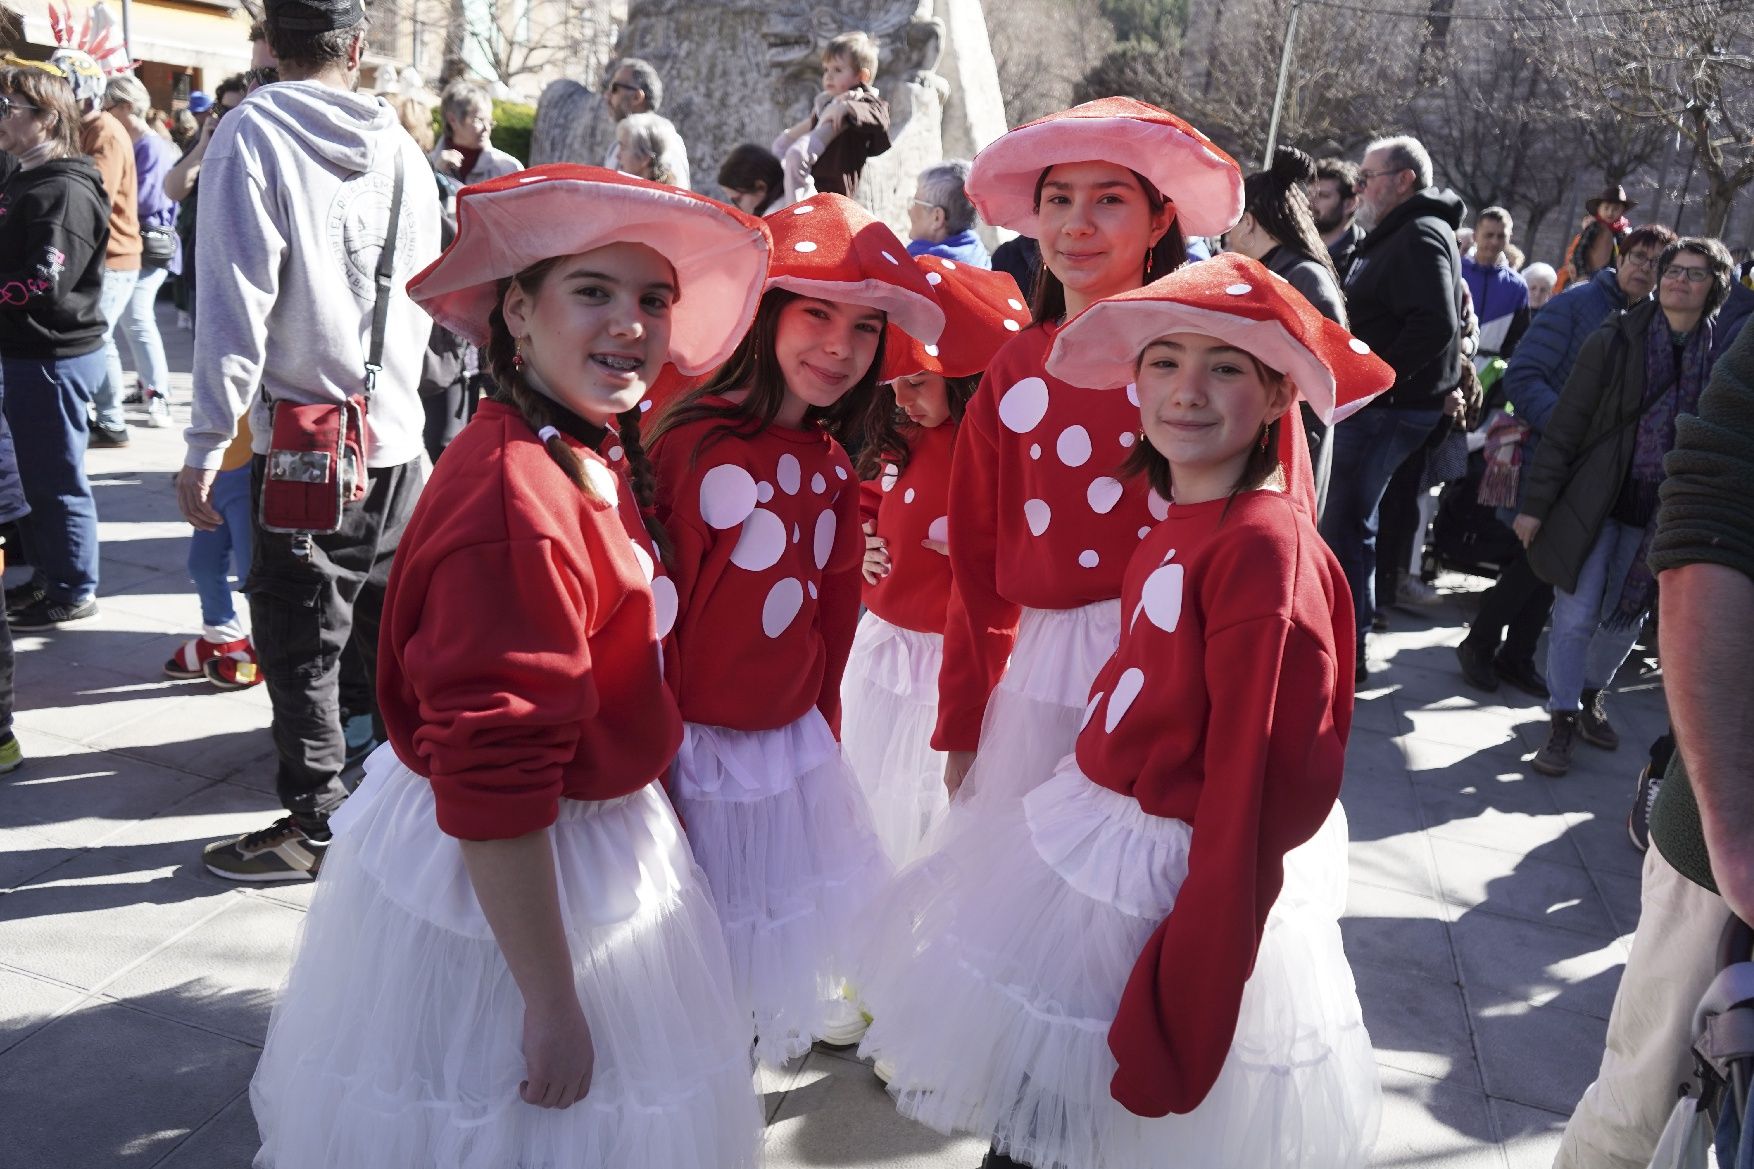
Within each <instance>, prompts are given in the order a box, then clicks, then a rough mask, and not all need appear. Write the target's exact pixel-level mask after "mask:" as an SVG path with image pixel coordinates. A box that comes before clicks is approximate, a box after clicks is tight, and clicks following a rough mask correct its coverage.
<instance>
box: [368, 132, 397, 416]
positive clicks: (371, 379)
mask: <svg viewBox="0 0 1754 1169" xmlns="http://www.w3.org/2000/svg"><path fill="white" fill-rule="evenodd" d="M402 155H403V152H402V147H401V144H400V143H397V146H396V180H395V185H394V186H393V187H392V188H391V189H390V222H389V226H388V228H387V229H386V231H385V234H384V246H383V248H382V249H381V250H380V251H379V252H378V268H377V275H376V282H377V287H378V291H377V297H376V299H375V300H374V301H373V302H372V339H371V353H370V355H369V356H367V357H366V359H365V400H366V401H367V402H370V401H371V399H372V394H373V393H374V392H375V391H376V390H377V388H378V374H380V373H382V372H383V371H384V332H385V329H386V328H387V327H388V325H389V322H390V286H391V284H392V283H393V282H394V280H395V276H396V239H397V237H398V236H400V235H401V234H402V186H403V182H402V180H403V173H402V172H403V167H404V165H405V163H404V159H403V157H402Z"/></svg>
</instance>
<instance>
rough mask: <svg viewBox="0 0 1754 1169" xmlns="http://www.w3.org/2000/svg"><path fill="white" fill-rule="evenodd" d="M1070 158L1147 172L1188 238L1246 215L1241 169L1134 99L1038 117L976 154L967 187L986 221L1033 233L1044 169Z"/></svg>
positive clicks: (1217, 230) (1223, 228) (1185, 127)
mask: <svg viewBox="0 0 1754 1169" xmlns="http://www.w3.org/2000/svg"><path fill="white" fill-rule="evenodd" d="M1069 162H1112V163H1114V164H1115V165H1116V166H1124V167H1126V168H1127V169H1128V170H1131V171H1134V172H1136V173H1138V174H1141V175H1143V176H1144V177H1145V178H1146V180H1147V181H1149V182H1150V183H1151V184H1152V185H1153V186H1155V187H1156V188H1157V190H1158V192H1159V193H1160V194H1162V196H1163V197H1164V198H1165V199H1168V200H1169V201H1170V202H1171V203H1173V204H1175V216H1176V221H1177V222H1179V223H1180V224H1181V227H1182V234H1183V235H1222V234H1223V233H1224V232H1227V231H1229V230H1230V229H1231V228H1232V227H1234V226H1235V225H1236V221H1237V220H1238V219H1241V218H1242V169H1241V168H1240V167H1238V166H1237V165H1236V160H1235V159H1233V158H1231V157H1230V155H1228V154H1226V153H1224V151H1222V150H1220V149H1219V148H1218V147H1217V146H1216V145H1215V144H1214V143H1213V142H1212V140H1211V139H1210V138H1208V137H1206V136H1205V135H1204V134H1202V133H1200V132H1199V131H1198V130H1196V129H1194V128H1193V127H1192V126H1190V125H1189V124H1188V123H1186V122H1184V121H1182V120H1181V119H1180V118H1178V117H1176V116H1175V115H1174V114H1172V113H1170V112H1169V111H1168V110H1160V109H1158V108H1157V107H1156V106H1154V105H1150V104H1148V103H1146V102H1142V101H1138V100H1136V99H1134V98H1130V97H1105V98H1102V99H1101V100H1099V101H1088V102H1085V103H1084V104H1083V105H1080V106H1073V107H1072V108H1071V109H1069V110H1062V111H1060V112H1059V113H1057V114H1049V115H1048V116H1047V117H1045V118H1037V119H1036V120H1035V121H1033V122H1028V123H1026V124H1024V125H1022V126H1019V127H1017V128H1016V129H1015V130H1012V131H1010V132H1009V133H1006V134H1004V135H1001V136H1000V137H998V138H995V139H994V140H993V141H992V142H991V143H989V144H988V146H987V148H986V149H985V150H982V151H981V152H980V153H979V154H977V155H975V159H974V165H973V167H972V168H971V169H970V170H969V174H968V182H967V183H966V184H965V185H964V186H965V189H966V190H967V192H968V197H969V198H970V199H971V200H973V201H974V205H975V206H976V207H977V208H979V210H980V213H981V217H982V218H983V219H985V220H986V221H987V222H988V223H991V224H995V225H997V226H999V227H1008V228H1011V229H1012V230H1013V231H1020V232H1022V233H1023V234H1024V235H1027V236H1031V237H1035V236H1036V235H1037V233H1038V231H1039V230H1040V229H1039V227H1038V225H1037V223H1036V212H1035V189H1036V184H1037V183H1039V182H1040V181H1041V175H1042V172H1043V171H1045V170H1046V169H1048V168H1049V167H1051V166H1057V165H1059V164H1061V163H1069Z"/></svg>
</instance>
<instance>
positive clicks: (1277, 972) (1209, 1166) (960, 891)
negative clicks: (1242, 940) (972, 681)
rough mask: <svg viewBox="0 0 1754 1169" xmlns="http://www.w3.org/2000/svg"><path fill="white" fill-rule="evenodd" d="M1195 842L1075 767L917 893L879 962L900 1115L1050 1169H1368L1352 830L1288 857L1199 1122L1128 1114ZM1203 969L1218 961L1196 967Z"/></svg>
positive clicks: (973, 841)
mask: <svg viewBox="0 0 1754 1169" xmlns="http://www.w3.org/2000/svg"><path fill="white" fill-rule="evenodd" d="M1193 832H1194V830H1193V829H1190V828H1189V827H1188V826H1187V825H1186V824H1185V823H1183V822H1182V821H1179V820H1168V819H1163V818H1160V817H1155V816H1149V815H1147V814H1146V813H1145V812H1144V811H1143V809H1141V808H1140V807H1139V805H1138V804H1137V803H1136V802H1134V801H1133V800H1131V799H1128V798H1127V797H1125V796H1122V795H1119V794H1117V793H1115V792H1111V791H1108V790H1106V789H1104V788H1101V787H1098V786H1097V785H1095V784H1094V783H1091V782H1090V781H1089V780H1088V779H1087V778H1085V777H1084V776H1083V774H1081V773H1080V772H1079V771H1078V770H1077V767H1076V764H1075V763H1074V761H1073V760H1071V759H1067V760H1066V761H1065V766H1064V767H1063V768H1062V769H1060V770H1059V771H1058V772H1057V774H1056V775H1055V776H1054V777H1053V778H1052V779H1051V780H1049V781H1048V782H1047V783H1046V784H1044V785H1042V786H1040V787H1038V788H1037V789H1036V790H1034V791H1033V792H1031V793H1029V795H1028V796H1026V797H1025V798H1024V799H1023V800H1021V801H1018V802H1017V803H1016V804H1015V805H1014V806H1013V807H1012V808H1011V809H1010V810H1009V811H1007V812H1004V813H1002V814H1000V815H998V816H997V817H995V818H993V819H990V820H985V821H982V822H980V823H978V824H975V825H972V830H971V831H966V832H964V833H963V834H962V835H961V836H960V837H958V838H957V839H956V840H955V841H953V842H952V843H951V846H950V847H949V848H947V849H945V850H944V851H943V852H941V853H938V854H936V855H934V856H931V857H929V858H927V859H926V860H924V861H922V862H921V863H919V864H917V865H915V866H913V867H911V868H909V869H908V870H907V871H906V872H904V873H902V874H901V876H900V877H899V878H898V879H897V881H896V882H895V884H894V886H893V887H892V890H891V892H890V894H888V895H887V896H886V897H885V898H884V901H883V904H882V907H881V909H880V912H879V913H878V915H877V928H876V929H875V930H874V931H873V933H872V935H871V938H870V943H869V945H868V947H867V949H866V951H865V955H864V959H863V961H862V963H861V967H862V973H861V977H862V982H861V985H862V987H863V990H864V996H865V1001H866V1002H867V1003H868V1004H869V1006H870V1009H871V1011H872V1013H873V1014H874V1015H875V1020H876V1021H875V1022H874V1023H873V1024H872V1025H871V1029H870V1031H869V1032H868V1033H867V1035H866V1037H865V1041H864V1044H863V1045H862V1047H861V1048H860V1054H861V1055H866V1056H871V1057H874V1058H877V1059H881V1060H884V1061H885V1062H887V1063H888V1064H890V1065H891V1066H892V1068H893V1073H892V1078H891V1080H890V1091H891V1092H892V1093H893V1094H894V1095H895V1096H896V1099H897V1103H898V1105H899V1107H900V1109H901V1111H902V1112H903V1113H904V1114H905V1115H907V1116H910V1117H912V1118H914V1119H915V1120H919V1121H921V1122H923V1123H925V1124H927V1125H930V1126H931V1127H932V1128H935V1129H937V1130H939V1131H941V1132H946V1133H949V1132H953V1131H964V1132H970V1133H973V1134H975V1135H977V1136H980V1137H984V1138H986V1139H988V1140H990V1141H992V1142H993V1143H994V1145H996V1146H997V1147H998V1149H999V1150H1000V1151H1001V1152H1003V1153H1005V1154H1007V1155H1009V1156H1010V1157H1012V1158H1014V1159H1016V1160H1018V1161H1022V1162H1024V1163H1026V1164H1029V1165H1032V1166H1035V1169H1166V1167H1186V1169H1232V1167H1236V1169H1241V1167H1244V1166H1249V1167H1255V1166H1261V1167H1266V1166H1271V1167H1272V1169H1354V1167H1356V1166H1360V1165H1362V1164H1363V1163H1364V1160H1365V1157H1366V1156H1367V1155H1368V1153H1369V1151H1370V1149H1371V1146H1372V1145H1373V1143H1374V1142H1375V1139H1376V1130H1377V1123H1378V1118H1379V1113H1380V1108H1381V1103H1380V1087H1379V1084H1378V1080H1377V1071H1376V1065H1375V1062H1374V1060H1373V1057H1372V1053H1371V1046H1370V1037H1369V1035H1368V1034H1367V1033H1366V1032H1365V1028H1364V1023H1363V1019H1362V1016H1361V1013H1360V1011H1359V1005H1358V996H1357V992H1356V990H1355V989H1354V986H1353V982H1352V972H1351V968H1350V967H1349V966H1348V965H1347V963H1346V957H1345V954H1344V952H1343V951H1342V949H1341V945H1340V932H1339V926H1338V924H1337V921H1336V916H1335V915H1336V914H1337V912H1338V910H1337V908H1336V906H1335V904H1334V901H1333V895H1332V894H1333V889H1334V887H1335V883H1336V876H1335V870H1336V868H1337V869H1338V874H1339V875H1338V878H1337V880H1338V884H1339V885H1340V886H1341V887H1343V886H1344V884H1345V876H1344V873H1345V863H1346V859H1345V858H1346V853H1345V835H1346V829H1345V817H1344V814H1343V813H1340V814H1336V816H1335V817H1333V818H1331V819H1330V821H1329V823H1328V824H1327V825H1325V826H1324V827H1323V829H1322V831H1321V832H1320V833H1319V834H1318V835H1317V837H1316V838H1314V839H1313V840H1311V841H1310V842H1308V843H1307V844H1305V845H1303V846H1302V847H1301V848H1300V849H1298V850H1297V851H1296V852H1294V853H1293V854H1291V856H1290V857H1288V858H1287V881H1286V888H1285V892H1284V893H1283V894H1282V895H1281V896H1280V899H1279V901H1278V903H1277V904H1276V905H1275V907H1274V909H1273V911H1272V914H1271V916H1270V917H1269V919H1268V923H1267V928H1266V933H1265V935H1264V937H1263V939H1262V942H1261V948H1260V952H1259V955H1258V958H1257V960H1256V963H1255V969H1254V973H1253V974H1252V975H1251V976H1250V978H1249V981H1248V983H1247V985H1246V987H1245V989H1244V991H1243V998H1242V1008H1241V1014H1240V1017H1239V1019H1238V1021H1237V1027H1236V1038H1235V1040H1234V1041H1233V1043H1232V1045H1231V1050H1230V1055H1229V1057H1228V1058H1227V1060H1226V1061H1225V1064H1224V1068H1223V1071H1222V1072H1221V1073H1220V1075H1219V1077H1218V1081H1217V1084H1216V1085H1215V1086H1214V1088H1213V1089H1212V1091H1211V1093H1210V1094H1209V1095H1208V1096H1207V1097H1206V1099H1205V1101H1204V1102H1203V1103H1202V1104H1201V1105H1200V1106H1199V1107H1198V1108H1196V1109H1195V1110H1194V1111H1193V1112H1191V1113H1188V1114H1187V1115H1181V1116H1177V1115H1171V1116H1166V1117H1162V1118H1145V1117H1140V1116H1136V1115H1134V1114H1133V1113H1131V1112H1128V1111H1127V1110H1126V1109H1125V1108H1123V1107H1121V1105H1119V1104H1117V1103H1116V1102H1115V1101H1114V1099H1113V1098H1112V1097H1111V1096H1110V1095H1109V1082H1110V1080H1111V1078H1112V1077H1113V1075H1114V1072H1115V1067H1116V1065H1115V1060H1114V1057H1113V1056H1112V1055H1111V1054H1110V1052H1109V1048H1108V1031H1109V1028H1110V1026H1111V1025H1112V1024H1113V1022H1114V1018H1115V1013H1116V1011H1117V1010H1118V1007H1119V1003H1120V998H1121V993H1122V991H1123V990H1124V989H1125V986H1126V982H1127V978H1128V976H1129V975H1130V973H1131V972H1132V969H1133V966H1134V964H1135V963H1136V962H1137V960H1138V958H1139V956H1140V954H1141V952H1142V951H1143V949H1144V947H1145V944H1146V942H1147V941H1148V940H1149V939H1150V937H1151V935H1152V934H1153V932H1154V931H1155V930H1156V928H1157V926H1158V925H1159V924H1160V923H1161V922H1162V921H1163V919H1164V918H1165V917H1166V916H1167V915H1168V913H1169V911H1170V909H1171V907H1172V906H1173V905H1174V904H1175V898H1176V893H1177V891H1178V890H1179V889H1180V887H1181V883H1182V881H1183V879H1184V878H1185V877H1186V875H1187V864H1188V848H1189V843H1190V841H1191V840H1192V837H1193ZM1187 960H1188V961H1193V962H1197V961H1199V955H1198V954H1190V955H1188V956H1187Z"/></svg>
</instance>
